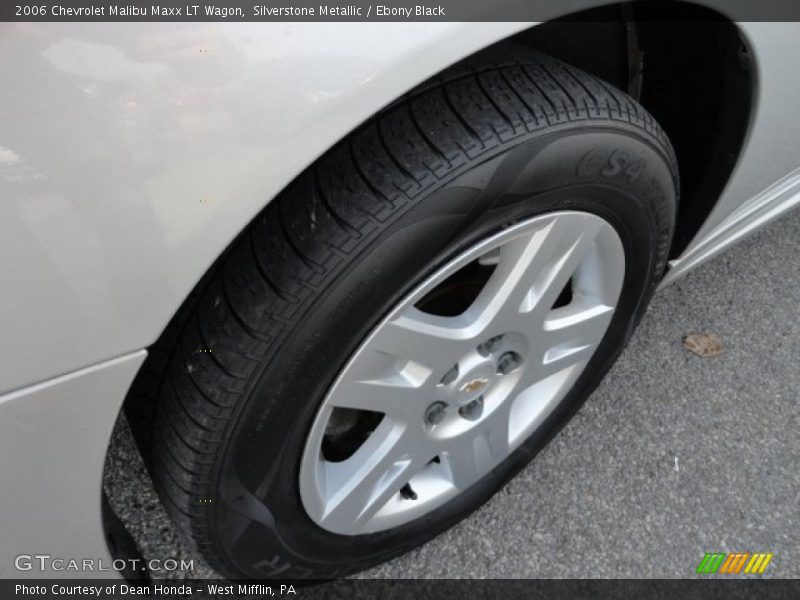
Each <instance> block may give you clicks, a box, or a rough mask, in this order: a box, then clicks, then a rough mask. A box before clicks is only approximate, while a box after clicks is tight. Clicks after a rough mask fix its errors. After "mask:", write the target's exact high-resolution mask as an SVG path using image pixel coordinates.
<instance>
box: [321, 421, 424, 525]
mask: <svg viewBox="0 0 800 600" xmlns="http://www.w3.org/2000/svg"><path fill="white" fill-rule="evenodd" d="M417 448H418V444H414V443H413V441H412V436H410V435H409V433H408V429H407V428H406V427H405V426H398V425H395V424H391V423H387V424H386V425H385V426H382V427H381V428H380V429H379V430H376V431H375V433H373V434H372V436H370V438H369V439H368V440H367V441H366V442H365V443H364V445H363V446H362V447H361V448H359V450H358V451H357V452H356V453H355V454H354V455H353V456H352V457H350V458H349V459H347V460H346V461H344V462H342V463H328V464H326V475H325V480H326V487H327V488H328V489H329V494H328V498H327V501H326V502H325V507H324V514H323V515H322V519H321V524H322V525H324V526H326V527H335V528H341V527H343V526H344V527H349V528H352V529H354V530H359V531H360V530H362V529H363V528H364V526H365V525H366V524H367V523H368V521H369V520H370V519H371V518H372V517H373V516H374V515H375V513H377V512H378V511H379V510H380V509H381V508H382V507H383V506H384V505H385V504H386V503H387V502H388V501H389V499H390V498H391V497H392V496H393V495H394V494H396V493H397V492H398V491H399V490H400V488H402V487H403V485H405V483H406V482H408V480H409V479H410V478H411V477H412V476H413V475H414V474H415V473H416V472H418V471H419V470H420V469H421V468H422V467H423V466H424V464H425V462H424V461H422V460H421V459H419V458H418V456H419V453H418V452H417V451H416V449H417Z"/></svg>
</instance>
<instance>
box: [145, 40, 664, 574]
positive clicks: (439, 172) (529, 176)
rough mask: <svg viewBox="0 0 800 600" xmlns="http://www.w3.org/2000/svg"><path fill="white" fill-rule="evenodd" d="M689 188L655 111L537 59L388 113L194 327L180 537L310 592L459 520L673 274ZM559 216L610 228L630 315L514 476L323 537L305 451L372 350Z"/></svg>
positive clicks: (274, 210)
mask: <svg viewBox="0 0 800 600" xmlns="http://www.w3.org/2000/svg"><path fill="white" fill-rule="evenodd" d="M497 56H502V59H497V58H496V57H497ZM677 188H678V176H677V167H676V162H675V158H674V155H673V151H672V148H671V146H670V143H669V141H668V139H667V138H666V136H665V134H664V133H663V131H662V130H661V129H660V128H659V126H658V125H657V123H656V122H655V120H654V119H653V118H652V117H651V116H650V115H649V114H648V113H647V112H646V111H645V110H644V109H643V108H642V107H641V106H639V105H638V104H637V103H636V102H635V101H633V100H632V99H630V98H629V97H627V96H626V95H625V94H623V93H622V92H620V91H618V90H615V89H613V88H612V87H610V86H609V85H607V84H606V83H604V82H602V81H600V80H599V79H597V78H595V77H593V76H591V75H587V74H585V73H582V72H580V71H578V70H577V69H574V68H572V67H570V66H567V65H565V64H563V63H560V62H558V61H555V60H553V59H550V58H547V57H544V56H541V55H538V54H536V53H533V52H529V51H527V50H518V49H510V48H509V47H505V48H500V49H498V50H496V51H494V52H493V53H492V54H483V55H479V56H478V57H477V58H475V59H473V60H470V61H469V62H467V63H465V64H461V65H458V66H457V67H454V68H452V69H450V70H448V71H447V72H445V73H444V74H442V75H441V76H439V77H437V78H436V79H435V80H433V81H431V82H429V83H427V84H426V85H425V86H423V87H421V88H419V89H417V90H415V91H413V92H412V93H410V94H409V95H408V96H406V97H405V98H403V99H402V100H400V101H398V102H396V103H395V104H393V105H392V106H390V107H389V108H387V109H386V110H385V111H383V112H382V113H381V114H379V115H378V116H376V117H375V118H373V119H371V120H370V121H368V122H367V123H365V124H364V125H363V126H362V127H360V128H359V129H358V130H357V131H356V132H354V133H353V134H352V135H350V136H349V137H347V138H346V139H344V140H343V141H342V142H340V143H339V144H337V145H336V146H335V147H334V148H332V149H331V150H330V151H329V152H327V153H326V154H325V155H324V156H323V157H322V158H321V159H320V160H319V161H318V162H317V163H316V164H315V165H313V166H312V167H311V168H309V169H308V170H307V171H306V172H304V173H303V174H302V175H301V176H299V177H298V178H297V180H296V181H295V182H294V183H292V185H291V186H290V187H289V188H288V189H286V190H285V191H284V192H283V193H282V194H281V195H280V196H279V197H278V198H276V199H275V200H274V201H273V202H272V203H271V204H270V205H269V206H268V207H267V208H266V209H265V211H264V212H263V214H262V215H260V216H259V217H258V218H257V219H256V221H255V222H254V223H252V225H251V226H250V227H249V228H248V229H247V230H246V231H245V232H243V234H242V235H241V236H240V238H239V239H238V240H237V241H236V242H235V244H234V245H233V247H232V248H231V249H230V251H229V252H228V253H227V255H226V257H225V258H224V260H223V261H221V262H220V264H218V265H217V266H216V267H215V270H214V271H213V273H211V275H210V278H209V283H208V285H207V287H206V289H205V291H204V292H203V293H202V294H201V295H200V297H199V299H198V300H197V303H196V306H195V308H194V309H193V311H192V314H190V315H189V316H188V318H186V319H185V324H184V325H183V331H182V333H181V334H180V336H179V338H178V341H177V344H176V347H175V351H174V353H173V358H172V360H171V363H170V366H169V368H168V370H167V372H166V375H165V378H164V380H163V382H162V385H161V388H160V389H161V392H160V397H159V399H158V404H157V414H156V420H155V425H154V433H153V442H152V443H153V458H152V460H153V464H152V473H153V477H154V480H155V482H156V484H157V487H158V489H159V491H160V494H161V497H162V498H163V500H164V503H165V504H166V505H167V507H168V509H169V510H170V512H171V515H172V517H173V518H174V520H175V522H176V524H177V525H178V526H179V527H180V529H182V530H183V531H184V532H186V533H187V534H188V536H190V538H191V539H192V540H193V541H194V542H195V544H196V546H197V548H198V549H199V550H200V552H201V553H202V555H203V556H204V557H205V558H206V559H207V561H208V562H209V563H210V564H211V565H212V566H214V567H215V568H217V569H218V570H219V571H220V572H221V573H222V574H224V575H226V576H229V577H257V578H272V577H280V578H305V577H336V576H341V575H344V574H347V573H351V572H353V571H357V570H361V569H364V568H366V567H369V566H371V565H374V564H376V563H379V562H382V561H384V560H386V559H389V558H391V557H393V556H396V555H398V554H400V553H402V552H405V551H407V550H409V549H410V548H412V547H415V546H417V545H419V544H421V543H423V542H424V541H426V540H428V539H430V538H432V537H433V536H435V535H437V534H438V533H440V532H442V531H443V530H445V529H447V528H449V527H450V526H452V525H453V524H455V523H456V522H458V521H459V520H460V519H462V518H464V517H465V516H466V515H467V514H468V513H469V512H470V511H472V510H474V509H475V508H476V507H478V506H479V505H480V504H482V503H483V502H485V501H486V500H487V499H488V498H489V497H490V496H491V495H492V494H493V493H494V492H495V491H496V490H497V489H498V488H499V487H500V486H501V485H503V483H504V482H506V481H507V480H508V479H509V478H510V477H512V476H513V475H514V474H515V473H516V472H517V471H518V470H519V469H520V468H522V467H523V466H524V465H525V464H526V463H527V462H528V461H529V460H530V459H531V457H532V456H534V455H535V454H536V452H538V451H539V450H540V449H541V448H542V446H543V445H544V444H545V443H546V441H547V440H548V439H549V438H550V437H551V436H552V435H553V434H554V433H555V432H556V431H557V430H558V428H559V427H560V426H561V425H563V423H564V422H565V421H566V420H567V418H568V417H569V416H570V415H571V414H572V413H573V412H574V411H575V410H576V409H577V408H578V407H579V405H580V404H581V402H583V401H584V400H585V399H586V397H587V396H588V395H589V393H590V392H591V391H592V389H593V388H594V387H595V386H596V385H597V383H598V382H599V381H600V379H601V378H602V376H603V375H604V374H605V372H606V371H607V369H608V368H609V367H610V366H611V364H612V363H613V362H614V360H615V359H616V357H617V356H618V355H619V353H620V351H621V350H622V348H623V346H624V344H625V342H626V341H627V340H628V338H629V336H630V334H631V332H632V330H633V327H634V326H635V324H636V323H637V322H638V320H639V318H640V317H641V315H642V313H643V311H644V309H645V307H646V305H647V302H648V300H649V298H650V296H651V294H652V292H653V290H654V287H655V285H656V283H657V282H658V280H659V278H660V276H661V275H662V273H663V270H664V268H665V264H666V260H667V253H668V249H669V246H670V242H671V237H672V230H673V226H674V220H675V211H676V202H677ZM562 209H575V210H583V211H589V212H594V213H596V214H599V215H600V216H602V217H603V218H605V219H606V220H607V221H609V222H610V223H611V224H612V225H613V226H614V227H615V229H616V230H617V232H618V233H619V235H620V237H621V239H622V241H623V245H624V247H625V254H626V274H625V281H624V284H623V295H622V299H621V300H620V303H619V305H618V309H617V311H616V313H615V316H614V318H613V320H612V323H611V326H610V328H609V330H608V333H607V334H606V336H605V338H604V339H603V342H602V343H601V345H600V347H599V349H598V351H597V352H596V353H595V355H594V357H593V358H592V360H591V362H590V363H589V366H588V367H587V369H586V371H585V372H584V374H583V375H582V376H581V377H580V379H579V380H578V381H577V383H576V384H575V386H574V387H573V389H572V390H571V391H570V393H569V394H568V395H567V396H566V397H565V399H564V400H563V401H562V403H561V404H560V405H559V407H558V408H557V409H556V410H555V412H554V413H553V414H552V415H551V416H550V417H549V418H548V419H547V420H546V422H545V423H544V425H543V426H542V427H541V428H540V429H539V430H537V431H536V432H535V433H534V435H533V436H532V437H531V438H530V439H529V440H528V441H527V442H526V443H525V444H523V445H522V446H521V447H520V448H519V449H518V450H516V451H515V452H514V453H513V454H512V455H511V456H510V457H509V458H508V459H507V460H506V461H505V462H504V463H502V464H501V465H500V466H498V467H497V468H496V469H495V470H494V471H492V472H491V473H490V474H489V475H487V476H486V477H485V478H484V479H483V480H481V481H480V482H479V483H477V484H475V485H474V486H473V487H472V488H470V489H469V490H468V491H467V492H464V493H462V494H461V495H460V496H458V497H456V498H455V499H454V500H452V501H451V502H450V503H448V504H446V505H445V506H443V507H441V508H439V509H437V510H435V511H434V512H432V513H430V514H429V515H427V516H425V517H422V518H420V519H418V520H417V521H413V522H412V523H409V524H407V525H404V526H401V527H398V528H395V529H391V530H388V531H383V532H380V533H375V534H369V535H360V536H354V537H348V536H340V535H336V534H333V533H330V532H327V531H325V530H323V529H321V528H320V527H318V526H317V525H315V524H314V523H313V522H312V521H311V520H310V519H309V518H308V516H307V515H306V513H305V512H304V510H303V508H302V505H301V502H300V497H299V492H298V483H297V473H298V464H299V459H300V455H301V453H302V446H303V442H304V440H305V435H306V433H307V431H308V428H309V427H310V425H311V422H312V419H313V417H314V415H315V413H316V411H317V408H318V406H319V404H320V402H321V399H322V398H323V396H324V394H325V392H326V390H327V389H328V388H329V386H330V385H331V383H332V381H333V379H334V377H335V376H336V374H337V373H338V372H339V371H340V370H341V368H342V367H343V365H344V364H345V362H346V360H347V359H348V357H349V356H350V355H351V354H352V352H353V351H354V350H355V349H356V348H357V347H358V345H359V343H360V342H361V340H363V339H364V337H365V336H366V334H367V333H368V332H369V331H370V329H371V328H373V327H374V326H375V325H376V324H377V323H378V322H379V321H380V320H381V318H382V316H383V315H385V314H386V313H387V312H388V310H389V309H390V308H391V307H392V306H393V305H394V304H396V303H397V301H398V300H399V299H400V298H402V297H403V296H404V295H405V294H406V293H407V292H408V291H409V290H410V289H411V288H412V287H414V286H415V284H417V283H418V282H419V281H421V280H422V279H423V278H424V277H425V276H426V275H428V274H430V273H431V272H432V271H433V270H434V269H435V268H436V267H437V265H439V264H442V263H443V262H444V261H446V260H447V258H448V257H451V256H453V255H454V254H456V253H458V252H459V251H460V250H462V249H464V248H466V247H468V246H470V245H471V244H473V243H475V242H476V241H477V240H479V239H482V238H484V237H486V236H487V235H490V234H492V233H495V232H497V231H498V230H500V229H502V228H504V227H507V226H508V225H509V224H511V223H514V222H516V221H519V220H520V219H522V218H527V217H529V216H534V215H537V214H540V213H544V212H549V211H553V210H562ZM208 349H211V352H204V350H208Z"/></svg>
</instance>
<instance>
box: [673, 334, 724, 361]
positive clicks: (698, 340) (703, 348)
mask: <svg viewBox="0 0 800 600" xmlns="http://www.w3.org/2000/svg"><path fill="white" fill-rule="evenodd" d="M683 347H684V348H686V349H687V350H688V351H689V352H692V353H693V354H696V355H697V356H702V357H703V358H707V357H709V356H718V355H720V354H722V353H723V352H724V351H725V348H724V347H723V345H722V340H721V339H720V338H719V336H718V335H716V334H714V333H709V332H708V331H706V332H704V333H693V334H691V335H687V336H686V337H684V338H683Z"/></svg>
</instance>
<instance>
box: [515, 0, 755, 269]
mask: <svg viewBox="0 0 800 600" xmlns="http://www.w3.org/2000/svg"><path fill="white" fill-rule="evenodd" d="M515 38H516V40H515V41H517V42H519V43H522V44H525V45H528V46H530V47H533V48H535V49H537V50H539V51H541V52H544V53H545V54H549V55H551V56H553V57H555V58H558V59H560V60H563V61H564V62H567V63H570V64H572V65H574V66H576V67H579V68H581V69H583V70H584V71H587V72H589V73H592V74H594V75H596V76H598V77H600V78H602V79H604V80H605V81H608V82H609V83H612V84H614V85H616V86H617V87H618V88H620V89H622V90H625V91H627V92H628V93H629V94H630V95H631V96H633V97H634V98H636V99H637V100H638V101H639V102H640V103H641V104H642V105H643V106H644V107H645V108H647V109H648V110H649V111H650V112H651V113H652V114H653V116H654V117H655V118H656V119H657V120H658V122H659V123H660V124H661V126H662V127H663V128H664V130H665V131H666V132H667V135H668V136H669V138H670V140H671V141H672V144H673V146H674V148H675V153H676V155H677V158H678V165H679V168H680V173H681V204H680V207H679V211H678V222H677V227H676V231H675V239H674V242H673V246H672V249H671V252H670V258H674V257H676V256H678V255H679V254H680V253H681V252H682V251H683V250H684V249H685V248H686V246H687V245H688V244H689V242H690V241H691V240H692V238H693V237H694V235H695V234H696V233H697V232H698V230H699V229H700V227H701V226H702V224H703V223H704V222H705V220H706V218H707V217H708V215H709V214H710V213H711V210H712V209H713V207H714V205H715V204H716V202H717V200H718V199H719V197H720V195H721V194H722V191H723V189H724V188H725V185H726V184H727V182H728V180H729V178H730V176H731V173H732V172H733V169H734V167H735V165H736V161H737V160H738V157H739V154H740V152H741V150H742V146H743V143H744V140H745V136H746V134H747V130H748V126H749V123H750V113H751V108H752V104H753V98H754V91H755V73H754V65H753V61H752V57H751V52H750V49H749V48H748V46H747V43H746V41H745V40H744V37H743V35H742V34H741V32H740V30H739V28H738V27H737V26H736V25H735V24H734V23H732V22H731V21H729V20H727V19H725V18H724V17H722V16H721V15H720V14H719V13H716V12H714V11H712V10H710V9H707V8H704V7H701V6H698V5H695V4H689V3H684V2H646V3H645V2H626V3H619V4H612V5H608V6H604V7H601V8H595V9H590V10H586V11H582V12H579V13H575V14H572V15H569V16H567V17H565V18H561V19H558V20H556V21H551V22H549V23H545V24H542V25H539V26H537V27H533V28H531V29H529V30H527V31H524V32H522V33H520V34H518V35H517V36H515Z"/></svg>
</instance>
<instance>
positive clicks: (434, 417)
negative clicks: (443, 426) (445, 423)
mask: <svg viewBox="0 0 800 600" xmlns="http://www.w3.org/2000/svg"><path fill="white" fill-rule="evenodd" d="M446 412H447V403H446V402H438V401H437V402H434V403H433V404H431V405H430V406H429V407H428V408H427V410H426V411H425V425H426V426H428V427H434V426H436V425H438V424H439V423H441V422H442V419H444V417H445V414H446Z"/></svg>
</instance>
